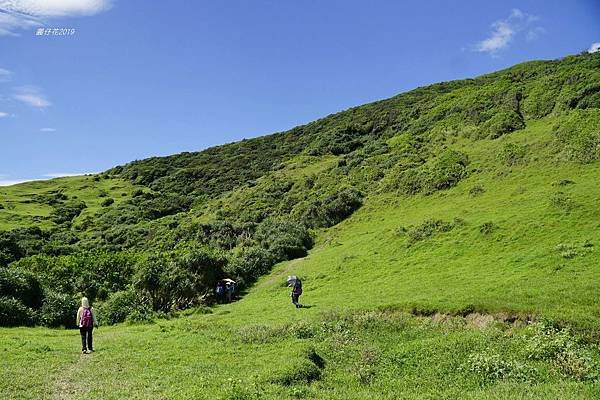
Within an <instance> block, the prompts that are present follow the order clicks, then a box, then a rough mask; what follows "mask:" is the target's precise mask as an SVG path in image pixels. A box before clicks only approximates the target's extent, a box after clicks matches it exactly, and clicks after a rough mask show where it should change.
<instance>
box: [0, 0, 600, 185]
mask: <svg viewBox="0 0 600 400" xmlns="http://www.w3.org/2000/svg"><path fill="white" fill-rule="evenodd" d="M597 48H600V2H597V1H593V0H589V1H583V0H581V1H548V0H545V1H527V0H518V1H504V2H484V1H462V2H449V1H427V2H426V1H422V2H399V1H392V0H389V1H383V0H369V1H354V0H328V1H320V0H270V1H267V0H254V1H243V0H228V1H218V0H212V1H193V2H192V1H185V0H171V1H168V2H148V1H143V0H112V1H111V0H0V140H1V142H0V185H6V184H10V183H14V182H17V181H22V180H30V179H46V178H51V177H54V176H64V175H71V174H81V173H89V172H99V171H102V170H105V169H108V168H110V167H112V166H115V165H118V164H123V163H126V162H128V161H132V160H134V159H141V158H146V157H150V156H155V155H168V154H173V153H178V152H182V151H195V150H201V149H204V148H206V147H209V146H212V145H216V144H222V143H227V142H232V141H236V140H240V139H243V138H250V137H255V136H260V135H264V134H268V133H273V132H277V131H282V130H287V129H289V128H292V127H294V126H296V125H300V124H303V123H306V122H310V121H312V120H315V119H317V118H319V117H322V116H326V115H328V114H331V113H334V112H337V111H341V110H343V109H346V108H348V107H352V106H356V105H360V104H364V103H367V102H370V101H374V100H379V99H383V98H387V97H391V96H393V95H396V94H398V93H400V92H404V91H407V90H410V89H412V88H415V87H418V86H423V85H427V84H430V83H435V82H439V81H447V80H453V79H460V78H466V77H473V76H476V75H480V74H483V73H487V72H492V71H495V70H498V69H502V68H505V67H508V66H510V65H513V64H515V63H518V62H522V61H526V60H532V59H554V58H559V57H563V56H566V55H569V54H577V53H580V52H581V51H586V50H589V51H594V50H596V49H597Z"/></svg>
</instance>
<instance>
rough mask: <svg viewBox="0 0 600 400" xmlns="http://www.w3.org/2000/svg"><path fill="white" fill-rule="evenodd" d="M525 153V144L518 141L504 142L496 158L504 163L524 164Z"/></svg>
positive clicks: (509, 164) (511, 164)
mask: <svg viewBox="0 0 600 400" xmlns="http://www.w3.org/2000/svg"><path fill="white" fill-rule="evenodd" d="M526 155H527V146H525V145H522V144H518V143H506V144H505V145H504V146H503V147H502V150H500V153H498V158H499V159H500V161H502V162H503V163H504V164H505V165H508V166H513V165H517V164H524V163H525V156H526Z"/></svg>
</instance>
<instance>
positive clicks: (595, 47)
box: [588, 42, 600, 53]
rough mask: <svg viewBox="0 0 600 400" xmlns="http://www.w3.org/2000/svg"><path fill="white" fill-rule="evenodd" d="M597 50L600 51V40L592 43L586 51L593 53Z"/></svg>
mask: <svg viewBox="0 0 600 400" xmlns="http://www.w3.org/2000/svg"><path fill="white" fill-rule="evenodd" d="M597 51H600V42H596V43H592V45H591V46H590V49H589V50H588V53H595V52H597Z"/></svg>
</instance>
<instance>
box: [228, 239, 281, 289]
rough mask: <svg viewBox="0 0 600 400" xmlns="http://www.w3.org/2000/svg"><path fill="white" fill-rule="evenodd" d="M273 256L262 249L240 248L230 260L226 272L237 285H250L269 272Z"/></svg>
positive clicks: (273, 261)
mask: <svg viewBox="0 0 600 400" xmlns="http://www.w3.org/2000/svg"><path fill="white" fill-rule="evenodd" d="M273 264H275V260H274V258H273V255H272V254H271V253H270V252H269V251H267V250H265V249H264V248H262V247H258V246H252V247H242V248H241V249H239V250H238V251H237V252H236V253H235V255H234V256H233V257H232V259H231V260H230V262H229V264H228V265H227V268H226V272H227V273H228V274H230V275H231V276H234V277H235V278H236V281H238V285H239V284H243V283H252V282H254V281H256V280H257V279H258V278H259V277H260V276H262V275H264V274H266V273H267V272H269V271H270V270H271V268H272V267H273Z"/></svg>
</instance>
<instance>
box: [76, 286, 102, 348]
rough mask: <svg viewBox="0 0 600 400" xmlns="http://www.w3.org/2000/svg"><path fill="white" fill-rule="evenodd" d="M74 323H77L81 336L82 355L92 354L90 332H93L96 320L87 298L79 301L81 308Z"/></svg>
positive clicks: (96, 324) (96, 323)
mask: <svg viewBox="0 0 600 400" xmlns="http://www.w3.org/2000/svg"><path fill="white" fill-rule="evenodd" d="M75 322H76V323H77V326H78V327H79V333H80V334H81V352H82V353H83V354H87V353H91V352H93V351H94V347H93V346H92V331H93V330H94V326H98V321H97V320H96V313H94V309H93V308H92V307H90V302H89V300H88V298H87V297H83V298H82V299H81V307H79V310H77V319H76V320H75Z"/></svg>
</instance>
